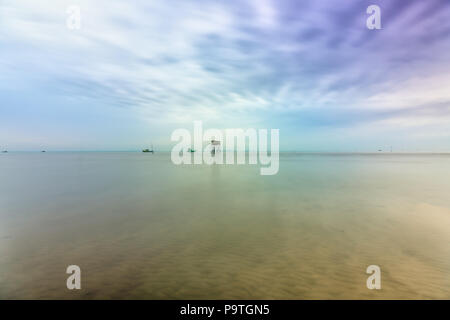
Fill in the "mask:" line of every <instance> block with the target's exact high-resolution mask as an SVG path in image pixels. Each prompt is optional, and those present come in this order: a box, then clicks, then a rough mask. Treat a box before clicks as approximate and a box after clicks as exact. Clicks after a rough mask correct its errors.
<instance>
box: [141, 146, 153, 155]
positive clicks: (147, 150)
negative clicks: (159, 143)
mask: <svg viewBox="0 0 450 320" xmlns="http://www.w3.org/2000/svg"><path fill="white" fill-rule="evenodd" d="M142 152H151V153H154V151H153V145H152V149H151V150H150V149H144V150H142Z"/></svg>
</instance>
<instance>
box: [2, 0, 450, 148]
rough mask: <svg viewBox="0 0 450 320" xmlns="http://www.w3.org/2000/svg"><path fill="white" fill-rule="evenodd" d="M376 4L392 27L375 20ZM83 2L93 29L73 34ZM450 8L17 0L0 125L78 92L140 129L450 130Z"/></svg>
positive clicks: (83, 104)
mask: <svg viewBox="0 0 450 320" xmlns="http://www.w3.org/2000/svg"><path fill="white" fill-rule="evenodd" d="M372 3H377V4H379V5H380V7H381V9H382V27H383V29H382V30H368V29H367V28H366V27H365V21H366V18H367V14H366V8H367V6H368V5H369V4H372ZM73 4H76V5H78V6H80V8H81V14H82V28H81V29H80V30H69V29H68V28H66V18H67V13H66V8H67V7H68V6H69V5H73ZM449 16H450V5H449V2H448V1H446V0H430V1H403V0H402V1H400V0H389V1H387V0H376V1H361V0H353V1H345V2H342V3H341V2H339V3H338V2H336V1H312V0H311V1H284V0H282V1H274V0H272V1H271V0H264V1H259V0H258V1H253V0H252V1H206V0H203V1H186V0H183V1H170V2H167V1H137V0H135V1H127V2H125V1H123V2H118V1H114V2H113V1H105V0H101V1H95V2H94V1H86V0H79V1H76V3H74V2H73V1H58V2H57V3H55V2H54V1H46V0H37V1H33V2H29V1H24V0H14V1H12V0H11V1H10V0H5V1H3V2H2V5H1V11H0V21H1V22H0V48H1V50H0V69H1V73H0V81H1V84H0V98H1V99H2V100H3V101H4V103H3V102H2V106H1V107H0V108H1V109H0V110H2V113H4V116H3V117H2V118H3V119H0V122H1V123H2V124H3V125H4V127H7V125H8V124H11V123H13V122H14V126H15V130H16V131H17V130H19V131H20V129H18V128H17V126H19V127H20V125H21V124H20V123H19V122H18V121H17V119H18V118H19V116H18V115H19V114H20V118H21V121H25V120H27V117H28V113H27V109H26V108H25V107H23V105H24V102H23V100H22V98H23V97H21V96H22V95H33V96H35V97H36V101H35V103H36V106H35V108H38V109H39V110H45V109H46V108H50V109H52V112H54V113H57V114H58V113H59V114H60V117H61V118H64V117H66V116H67V113H65V112H64V108H63V107H60V105H61V104H64V103H65V102H67V100H70V105H71V106H73V108H77V111H71V112H72V113H74V112H75V113H77V114H78V116H79V118H80V119H82V115H83V114H86V113H92V112H93V111H92V109H95V110H97V111H96V112H98V114H104V115H105V117H108V114H111V113H119V114H127V115H128V117H130V119H127V120H126V121H128V122H129V125H130V126H132V123H133V121H144V122H145V123H148V124H150V125H152V126H155V127H156V126H169V125H174V126H176V125H181V124H186V123H189V122H190V121H192V120H194V119H202V120H204V121H211V123H219V121H220V123H221V124H222V125H224V126H233V125H236V124H239V125H241V126H246V125H248V126H250V125H255V124H259V125H261V126H263V125H264V126H273V125H274V122H273V121H274V119H278V120H279V121H281V122H277V125H281V126H283V125H284V124H286V126H289V125H290V124H291V122H293V121H294V122H295V123H297V124H298V126H299V131H302V130H303V129H304V128H310V127H314V126H315V127H317V128H323V127H324V126H325V127H327V128H329V129H332V128H343V127H348V128H356V127H357V126H358V127H360V126H361V125H364V124H367V125H369V124H370V125H371V126H375V125H378V126H379V128H380V131H381V132H382V131H384V130H385V129H386V128H387V127H392V128H394V127H399V126H406V127H414V126H418V127H423V126H424V124H426V125H429V126H432V125H436V126H439V125H445V124H447V125H450V117H449V107H448V103H449V101H450V90H448V87H449V86H450V78H449V77H448V74H450V54H449V52H450V51H449V50H450V36H449V35H450V20H449V19H448V17H449ZM37 93H38V94H37ZM40 97H43V98H42V100H39V98H40ZM50 97H51V98H50ZM49 101H52V102H49ZM56 105H58V107H56ZM21 108H23V109H22V110H23V111H22V112H19V111H17V110H18V109H21ZM12 109H14V110H15V111H12ZM427 110H428V111H427ZM43 114H45V112H43ZM99 117H100V116H99ZM36 118H39V116H36V117H35V119H36ZM119 118H120V117H119ZM52 119H53V120H52V121H53V122H55V121H58V116H56V115H55V116H54V117H52ZM132 119H135V120H132ZM280 119H285V120H283V121H286V122H282V120H280ZM424 119H426V120H424ZM278 120H277V121H278ZM30 121H31V120H30ZM39 121H42V122H43V123H45V122H46V121H47V122H48V121H49V120H47V119H46V118H45V117H42V118H39ZM74 121H75V120H74ZM124 121H125V120H124ZM6 122H8V123H6ZM101 123H102V121H101V120H99V128H98V130H100V129H101V127H102V125H103V124H101ZM48 125H49V126H54V123H51V124H50V123H48ZM73 125H74V126H75V127H76V123H75V122H74V124H73ZM90 130H92V131H95V130H94V129H93V128H91V129H90ZM355 130H356V129H355ZM328 132H331V131H328ZM3 136H4V137H5V136H6V135H3ZM8 138H9V140H11V139H12V140H14V137H13V136H11V135H9V136H8ZM3 143H4V142H3Z"/></svg>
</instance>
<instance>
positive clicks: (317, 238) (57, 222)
mask: <svg viewBox="0 0 450 320" xmlns="http://www.w3.org/2000/svg"><path fill="white" fill-rule="evenodd" d="M449 194H450V155H400V154H372V155H363V154H301V153H298V154H294V153H292V154H287V153H286V154H281V155H280V171H279V173H278V174H277V175H275V176H261V175H259V166H255V165H227V166H225V165H213V166H207V165H200V166H175V165H173V164H172V163H171V161H170V155H169V154H167V153H156V154H144V153H106V152H105V153H96V152H90V153H88V152H85V153H69V152H67V153H63V152H61V153H51V152H48V153H8V154H0V298H3V299H12V298H22V299H29V298H39V299H49V298H60V299H73V298H82V299H101V298H115V299H317V298H319V299H373V298H375V299H393V298H397V299H419V298H424V299H450V197H449ZM71 264H75V265H79V266H80V267H81V270H82V289H81V290H78V291H77V290H72V291H69V290H68V289H67V288H66V279H67V276H68V275H67V274H66V273H65V271H66V268H67V266H68V265H71ZM372 264H375V265H378V266H380V268H381V273H382V278H381V285H382V289H381V290H368V289H367V287H366V279H367V277H368V276H369V275H368V274H366V268H367V266H369V265H372Z"/></svg>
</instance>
